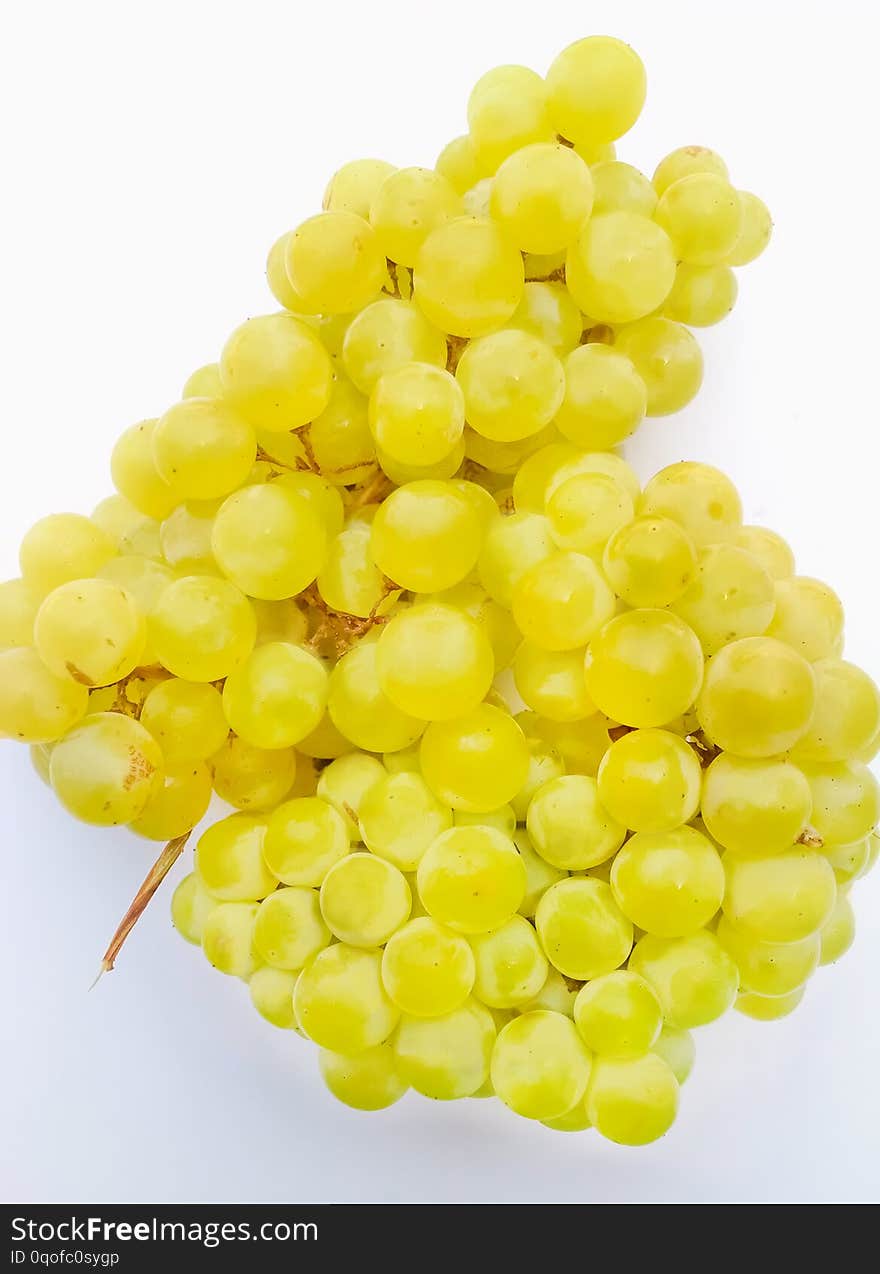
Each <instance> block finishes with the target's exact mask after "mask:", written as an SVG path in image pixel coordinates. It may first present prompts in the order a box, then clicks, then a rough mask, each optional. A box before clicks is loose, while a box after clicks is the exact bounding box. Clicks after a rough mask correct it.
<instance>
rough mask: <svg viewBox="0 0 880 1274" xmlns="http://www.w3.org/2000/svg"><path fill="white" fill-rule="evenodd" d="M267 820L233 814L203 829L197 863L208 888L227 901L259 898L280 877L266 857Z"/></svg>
mask: <svg viewBox="0 0 880 1274" xmlns="http://www.w3.org/2000/svg"><path fill="white" fill-rule="evenodd" d="M265 838H266V821H265V819H262V818H255V817H254V816H253V815H251V814H230V815H229V817H228V818H221V819H220V820H219V822H217V823H212V825H211V826H210V827H209V828H208V829H207V830H206V831H205V832H203V833H202V835H201V837H200V838H199V843H198V845H197V846H196V854H195V866H196V871H197V872H198V875H199V879H200V880H201V882H202V884H203V885H204V886H205V888H206V889H207V890H208V891H209V892H210V893H211V894H212V895H213V896H214V897H215V898H219V899H220V900H221V901H223V902H255V901H257V900H258V899H260V898H265V897H266V895H267V894H271V893H272V891H273V890H274V889H275V888H276V886H277V884H278V880H277V878H276V877H275V875H274V873H273V872H272V871H271V870H270V868H269V866H268V865H267V863H266V862H265V860H264V858H263V844H264V841H265Z"/></svg>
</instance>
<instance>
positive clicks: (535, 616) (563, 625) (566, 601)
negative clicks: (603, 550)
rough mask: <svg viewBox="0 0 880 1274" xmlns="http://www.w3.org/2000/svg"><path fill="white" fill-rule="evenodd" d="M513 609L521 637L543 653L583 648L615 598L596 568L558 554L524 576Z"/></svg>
mask: <svg viewBox="0 0 880 1274" xmlns="http://www.w3.org/2000/svg"><path fill="white" fill-rule="evenodd" d="M551 528H552V523H551ZM512 603H513V617H514V619H515V620H516V623H517V626H518V628H519V630H520V632H521V633H522V635H523V636H524V637H525V638H526V639H527V640H529V641H531V642H533V643H534V644H535V645H538V646H541V647H543V648H544V649H546V650H573V649H575V648H576V647H578V646H581V647H582V646H585V645H586V643H587V642H588V641H589V640H590V639H591V638H592V637H593V636H594V635H595V634H596V633H597V632H598V631H599V630H600V629H601V628H602V626H603V624H605V623H606V621H607V620H609V619H610V618H611V616H612V615H613V614H614V609H615V605H614V594H613V593H612V592H611V589H610V588H609V587H608V585H607V584H606V583H605V580H604V578H603V576H602V574H601V572H600V571H599V568H598V567H597V566H596V564H595V563H594V562H593V561H592V560H591V559H590V558H587V557H584V556H583V555H582V554H580V553H575V552H562V551H561V552H557V553H554V554H553V555H552V556H551V557H548V558H545V559H544V560H543V561H541V562H538V563H537V564H536V565H535V566H532V567H531V568H530V569H529V570H528V571H526V573H525V574H524V575H523V576H522V577H521V578H520V580H519V581H518V583H517V584H516V586H515V588H514V590H513V598H512Z"/></svg>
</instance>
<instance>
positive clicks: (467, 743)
mask: <svg viewBox="0 0 880 1274" xmlns="http://www.w3.org/2000/svg"><path fill="white" fill-rule="evenodd" d="M419 757H420V762H421V768H422V774H423V775H424V777H425V781H426V782H427V784H428V786H429V787H430V788H431V790H432V791H433V792H434V795H435V796H436V797H437V798H438V800H440V801H442V802H443V804H444V805H450V806H452V808H453V809H456V810H459V809H460V810H468V811H470V812H471V813H473V814H479V813H485V812H487V811H489V810H494V809H496V808H497V807H498V806H499V805H504V804H506V803H507V802H508V801H509V800H511V799H512V798H513V797H514V796H516V794H517V792H518V791H519V789H520V788H521V787H522V785H523V783H524V782H525V780H526V775H527V773H528V765H529V751H528V746H527V744H526V739H525V735H524V734H523V732H522V730H521V729H520V728H519V726H518V725H517V724H516V722H515V721H514V720H513V718H512V717H511V716H509V714H508V713H507V712H504V711H502V710H501V709H500V708H495V707H493V706H492V705H491V704H488V703H481V704H478V706H477V707H476V708H474V709H473V710H472V711H471V712H469V713H467V714H465V715H464V716H461V717H456V718H455V719H454V720H452V721H432V722H431V724H430V725H429V726H428V728H427V730H426V731H425V733H424V734H423V736H422V742H421V746H420V749H419Z"/></svg>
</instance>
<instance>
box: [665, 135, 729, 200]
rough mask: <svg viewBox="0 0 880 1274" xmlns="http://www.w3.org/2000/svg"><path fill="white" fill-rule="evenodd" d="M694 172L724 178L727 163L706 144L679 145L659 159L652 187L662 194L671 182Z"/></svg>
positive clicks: (725, 176) (726, 172)
mask: <svg viewBox="0 0 880 1274" xmlns="http://www.w3.org/2000/svg"><path fill="white" fill-rule="evenodd" d="M694 173H714V174H715V176H716V177H723V178H725V179H726V178H727V177H728V176H729V174H728V171H727V164H725V162H724V160H723V159H722V158H721V156H720V155H718V154H716V153H715V151H714V150H710V149H709V147H708V146H680V147H679V148H678V150H673V151H671V152H670V154H668V155H666V156H665V158H663V159H661V160H660V163H659V164H658V165H657V168H656V169H655V171H654V177H653V186H654V189H655V190H656V191H657V194H658V195H662V194H664V192H665V191H666V190H667V189H668V188H669V187H670V186H671V185H672V184H673V182H676V181H681V179H682V178H683V177H691V176H693V174H694Z"/></svg>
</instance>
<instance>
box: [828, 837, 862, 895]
mask: <svg viewBox="0 0 880 1274" xmlns="http://www.w3.org/2000/svg"><path fill="white" fill-rule="evenodd" d="M872 840H873V834H872V836H866V837H865V838H864V840H860V841H856V842H855V844H854V845H829V846H828V847H827V848H824V847H823V852H824V854H825V857H826V858H827V859H828V861H829V863H830V864H831V866H832V868H833V869H834V878H835V880H836V881H837V883H838V885H848V884H850V883H851V882H852V881H853V880H858V879H859V878H860V877H861V876H864V875H865V874H866V873H867V872H868V871H870V869H871V841H872Z"/></svg>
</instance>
